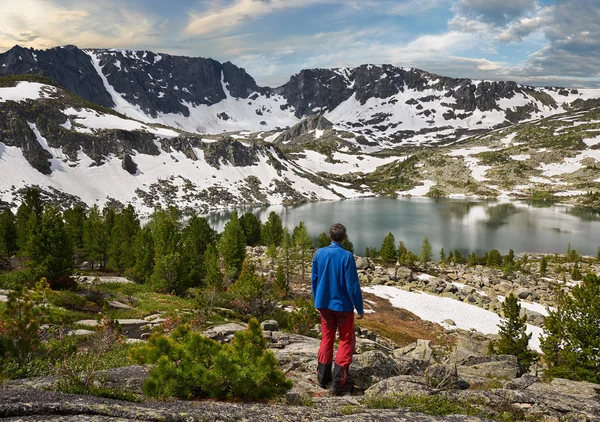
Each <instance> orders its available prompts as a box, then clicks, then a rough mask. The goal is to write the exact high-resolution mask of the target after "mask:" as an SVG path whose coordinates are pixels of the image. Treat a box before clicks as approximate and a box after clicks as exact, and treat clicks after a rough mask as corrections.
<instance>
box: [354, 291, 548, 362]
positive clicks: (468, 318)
mask: <svg viewBox="0 0 600 422" xmlns="http://www.w3.org/2000/svg"><path fill="white" fill-rule="evenodd" d="M362 290H363V291H364V292H366V293H372V294H374V295H376V296H378V297H381V298H384V299H387V300H389V301H390V303H391V304H392V306H394V307H396V308H401V309H406V310H407V311H409V312H412V313H413V314H415V315H417V316H418V317H419V318H421V319H424V320H426V321H431V322H435V323H437V324H440V325H442V326H444V327H445V328H449V329H450V328H455V327H451V326H449V325H448V324H446V323H444V320H446V319H452V320H453V321H454V322H455V323H456V327H457V328H462V329H464V330H472V329H474V330H477V331H479V332H481V333H484V334H498V324H499V323H500V322H501V318H500V316H498V314H496V313H494V312H490V311H487V310H485V309H482V308H479V307H477V306H474V305H470V304H467V303H464V302H459V301H457V300H454V299H450V298H447V297H440V296H433V295H428V294H426V293H422V292H407V291H405V290H402V289H399V288H397V287H392V286H369V287H363V289H362ZM527 332H528V333H530V334H532V338H531V340H530V342H529V347H530V348H532V349H533V350H536V351H538V352H541V349H540V335H541V334H542V332H543V330H542V329H541V328H540V327H536V326H534V325H530V324H527Z"/></svg>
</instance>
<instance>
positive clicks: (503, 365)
mask: <svg viewBox="0 0 600 422" xmlns="http://www.w3.org/2000/svg"><path fill="white" fill-rule="evenodd" d="M521 373H522V368H521V366H520V365H519V363H518V362H517V357H516V356H513V355H492V356H486V357H481V358H471V359H469V360H467V361H466V362H464V363H463V365H461V366H459V367H458V374H459V375H460V376H461V377H480V378H502V379H513V378H517V377H518V376H520V375H521Z"/></svg>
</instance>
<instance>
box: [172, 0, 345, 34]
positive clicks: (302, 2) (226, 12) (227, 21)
mask: <svg viewBox="0 0 600 422" xmlns="http://www.w3.org/2000/svg"><path fill="white" fill-rule="evenodd" d="M339 1H340V0H235V1H234V2H233V3H223V2H222V1H213V2H210V3H208V7H207V8H206V10H204V11H202V12H189V13H188V15H189V21H188V24H187V26H186V27H185V29H184V30H183V32H184V34H185V35H187V36H195V35H207V34H214V33H227V32H230V31H232V30H233V29H235V28H237V27H238V26H240V25H241V24H243V23H244V22H247V21H251V20H253V19H256V18H259V17H261V16H265V15H268V14H270V13H274V12H277V11H282V10H286V9H295V8H302V7H307V6H311V5H314V4H319V3H337V2H339Z"/></svg>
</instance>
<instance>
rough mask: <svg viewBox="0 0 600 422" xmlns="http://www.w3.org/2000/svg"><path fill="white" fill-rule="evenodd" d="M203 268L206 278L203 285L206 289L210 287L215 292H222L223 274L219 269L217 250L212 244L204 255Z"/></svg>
mask: <svg viewBox="0 0 600 422" xmlns="http://www.w3.org/2000/svg"><path fill="white" fill-rule="evenodd" d="M204 267H205V270H206V277H205V278H204V283H205V284H206V286H208V287H212V288H214V289H216V290H217V291H219V292H220V291H222V290H223V274H222V273H221V269H220V268H219V256H218V254H217V248H216V247H215V246H214V245H213V244H209V245H208V247H207V248H206V252H205V253H204Z"/></svg>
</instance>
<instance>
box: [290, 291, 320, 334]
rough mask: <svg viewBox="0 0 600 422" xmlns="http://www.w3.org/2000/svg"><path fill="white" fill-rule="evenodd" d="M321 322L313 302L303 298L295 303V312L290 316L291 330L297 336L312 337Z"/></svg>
mask: <svg viewBox="0 0 600 422" xmlns="http://www.w3.org/2000/svg"><path fill="white" fill-rule="evenodd" d="M320 320H321V317H320V315H319V312H318V311H317V310H316V309H315V306H314V304H313V302H312V301H311V300H309V299H307V298H305V297H301V298H299V299H297V300H296V301H295V302H294V310H293V311H292V312H290V315H289V328H290V330H292V331H293V332H294V333H296V334H302V335H304V336H308V335H311V332H312V329H313V328H314V327H315V324H318V323H319V321H320Z"/></svg>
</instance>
